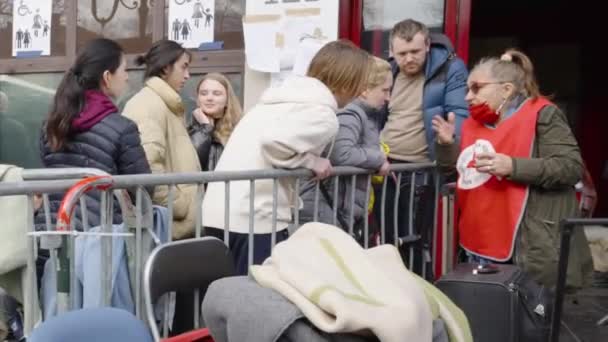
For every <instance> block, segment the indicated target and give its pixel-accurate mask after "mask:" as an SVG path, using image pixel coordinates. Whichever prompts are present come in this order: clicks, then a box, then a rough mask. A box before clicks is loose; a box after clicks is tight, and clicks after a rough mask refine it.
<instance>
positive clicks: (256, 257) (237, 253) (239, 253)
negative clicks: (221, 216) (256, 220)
mask: <svg viewBox="0 0 608 342" xmlns="http://www.w3.org/2000/svg"><path fill="white" fill-rule="evenodd" d="M205 234H206V235H208V236H213V237H216V238H218V239H220V240H222V241H224V230H223V229H217V228H205ZM287 237H289V233H288V231H287V229H283V230H281V231H278V232H277V241H276V242H277V243H279V242H281V241H285V240H287ZM271 239H272V234H254V235H253V264H254V265H259V264H261V263H263V262H264V260H266V259H267V258H268V257H269V256H270V252H271V246H270V245H271V241H272V240H271ZM228 246H229V248H230V252H231V253H232V256H233V257H234V264H235V266H236V273H237V274H238V275H247V271H248V269H249V265H248V264H249V234H245V233H233V232H230V233H229V235H228Z"/></svg>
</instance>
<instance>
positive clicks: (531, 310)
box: [436, 219, 608, 342]
mask: <svg viewBox="0 0 608 342" xmlns="http://www.w3.org/2000/svg"><path fill="white" fill-rule="evenodd" d="M604 224H608V220H607V219H567V220H563V221H562V222H561V223H560V231H561V240H560V255H559V264H558V268H559V269H558V276H557V283H556V287H555V291H554V292H552V293H551V292H550V291H547V289H546V288H543V287H541V286H539V285H537V284H536V283H535V282H534V281H532V280H531V279H529V278H528V277H527V276H526V275H525V274H524V273H523V272H522V271H521V270H520V269H519V268H518V267H517V266H514V265H491V266H479V265H474V264H461V265H458V266H457V267H456V269H455V270H454V271H452V272H450V273H448V274H446V275H444V276H443V277H441V278H440V279H439V280H438V281H437V283H436V285H437V287H438V288H439V289H441V290H442V291H443V292H444V293H445V294H446V295H447V296H448V297H450V298H451V299H452V300H453V301H454V303H455V304H456V305H458V306H459V307H460V308H461V309H462V310H463V311H464V312H465V314H466V315H467V318H468V319H469V324H470V325H471V330H472V332H473V338H474V341H492V342H499V341H505V342H528V341H530V342H534V341H551V342H557V341H559V330H560V326H561V314H562V304H563V299H564V292H565V287H566V274H567V268H568V258H569V253H570V238H571V236H572V232H573V230H574V229H582V227H583V226H587V225H596V226H597V225H604ZM553 294H554V295H553Z"/></svg>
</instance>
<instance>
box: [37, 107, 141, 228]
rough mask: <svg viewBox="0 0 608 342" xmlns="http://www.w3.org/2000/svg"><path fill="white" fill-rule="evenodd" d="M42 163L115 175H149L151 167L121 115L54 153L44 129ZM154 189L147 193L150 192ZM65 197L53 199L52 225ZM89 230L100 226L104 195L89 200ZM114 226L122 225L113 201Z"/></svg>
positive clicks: (134, 132) (42, 225)
mask: <svg viewBox="0 0 608 342" xmlns="http://www.w3.org/2000/svg"><path fill="white" fill-rule="evenodd" d="M40 151H41V158H42V163H43V164H44V166H45V167H48V168H64V167H78V168H80V167H86V168H96V169H100V170H102V171H105V172H107V173H109V174H112V175H126V174H142V173H150V166H149V165H148V161H147V159H146V155H145V153H144V149H143V148H142V146H141V142H140V138H139V131H138V129H137V125H136V124H135V123H134V122H133V121H131V120H130V119H128V118H126V117H124V116H122V115H120V114H118V113H114V114H110V115H108V116H106V117H105V118H103V120H101V121H100V122H98V123H96V124H95V125H94V126H93V127H91V128H90V129H89V130H87V131H84V132H80V133H76V134H74V135H72V136H71V137H69V139H68V141H67V143H66V145H65V146H64V147H63V148H62V149H61V150H60V151H57V152H53V151H52V149H51V147H50V144H49V142H48V140H47V137H46V132H45V130H44V129H43V131H42V134H41V138H40ZM150 190H151V189H148V191H150ZM63 195H64V194H52V195H50V196H49V197H50V198H49V199H50V205H51V210H50V211H51V214H52V221H53V223H55V222H56V221H55V219H56V214H57V211H58V210H59V206H60V204H61V200H62V198H63ZM86 205H87V209H88V210H87V214H88V222H89V226H90V227H95V226H98V225H99V224H100V214H101V212H100V209H101V208H100V206H101V193H100V192H96V191H94V192H91V193H90V195H88V196H86ZM75 220H76V228H77V229H82V223H81V211H80V208H76V214H75ZM113 222H114V223H120V222H122V218H121V212H120V208H119V205H118V202H117V201H114V217H113ZM36 227H37V229H45V217H44V212H43V211H42V210H41V211H40V213H39V214H38V215H37V216H36Z"/></svg>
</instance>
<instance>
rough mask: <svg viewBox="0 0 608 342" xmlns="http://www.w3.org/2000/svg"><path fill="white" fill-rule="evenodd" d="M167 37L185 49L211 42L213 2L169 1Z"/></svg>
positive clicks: (201, 0)
mask: <svg viewBox="0 0 608 342" xmlns="http://www.w3.org/2000/svg"><path fill="white" fill-rule="evenodd" d="M167 26H168V27H167V31H168V32H167V37H169V39H171V40H174V41H176V42H179V43H181V44H182V45H183V46H184V47H186V48H198V47H199V46H200V45H201V43H208V42H212V41H213V34H214V31H215V0H169V21H168V25H167Z"/></svg>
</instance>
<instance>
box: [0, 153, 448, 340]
mask: <svg viewBox="0 0 608 342" xmlns="http://www.w3.org/2000/svg"><path fill="white" fill-rule="evenodd" d="M391 171H392V172H394V173H395V174H396V180H397V184H401V180H402V179H403V177H411V180H410V187H409V188H408V189H401V187H400V186H397V187H396V191H395V194H394V198H392V199H387V196H386V189H387V182H388V181H389V180H388V178H389V177H388V176H387V177H384V179H383V182H382V184H381V185H379V186H378V187H379V191H380V193H381V196H380V198H377V197H376V199H375V200H376V201H380V202H379V203H380V208H381V215H380V216H381V219H380V222H379V226H380V227H379V228H380V232H379V233H380V239H381V241H382V242H384V241H385V238H386V234H387V232H386V222H387V220H393V224H394V227H397V226H399V225H403V224H407V232H408V235H407V236H405V237H403V236H398V234H397V229H394V232H393V233H394V235H395V236H394V241H395V242H394V243H395V244H396V245H397V246H399V247H402V248H408V249H409V250H408V251H407V253H406V255H409V258H408V259H409V267H410V268H412V266H413V260H414V256H415V255H414V254H415V253H422V255H418V256H417V257H419V258H420V259H422V260H424V262H423V264H422V273H423V274H421V275H422V276H423V277H425V276H427V274H426V273H427V272H432V270H429V269H427V265H430V264H431V261H432V259H433V257H434V256H435V255H437V254H438V253H439V254H441V253H445V251H442V250H443V249H445V248H446V245H445V243H443V242H441V241H439V242H440V243H441V244H440V245H438V244H437V241H436V239H435V238H436V236H437V226H438V225H439V226H442V230H445V229H446V228H447V227H450V225H449V224H446V222H438V220H437V215H436V214H435V215H434V220H433V224H432V227H427V229H430V230H432V231H431V232H430V236H431V238H432V241H433V243H431V246H429V249H430V250H425V249H424V248H423V249H416V248H414V247H413V245H412V246H410V242H411V241H414V240H416V239H417V237H416V233H415V229H414V222H413V215H414V209H415V207H414V202H415V201H414V197H415V195H416V189H417V185H420V184H417V182H418V179H419V177H418V176H417V175H416V172H418V173H420V172H422V173H423V174H424V175H425V176H424V182H425V183H428V182H430V181H431V180H432V182H433V183H432V184H431V186H432V188H434V194H435V197H434V199H432V203H421V205H431V206H433V207H434V208H435V205H436V203H437V202H438V201H439V196H440V192H439V179H440V177H438V175H436V174H435V166H434V164H432V163H420V164H393V165H392V166H391ZM23 176H24V181H23V182H18V183H0V196H11V195H26V196H28V208H27V210H28V212H29V214H28V234H29V236H30V237H31V239H30V240H29V243H28V248H29V250H30V253H29V256H28V260H27V266H28V272H30V274H31V275H33V277H32V279H36V276H35V272H36V271H35V269H36V267H35V263H36V257H37V250H38V244H39V242H40V241H44V243H43V246H44V247H47V248H50V249H51V251H52V253H51V258H53V259H54V260H55V261H58V262H59V267H60V269H61V270H62V271H66V272H67V271H68V270H69V272H67V273H68V274H71V275H72V276H71V277H67V279H69V284H66V283H65V281H64V282H63V284H62V285H63V287H61V288H58V292H60V291H64V292H65V296H64V297H63V298H62V300H61V303H58V304H59V305H58V309H59V311H62V310H67V309H70V308H72V307H73V305H74V301H73V300H72V299H71V296H70V295H71V294H73V293H74V290H75V287H76V284H75V276H74V273H73V272H74V239H75V237H76V236H78V235H86V234H87V232H88V230H89V228H91V227H90V226H89V224H88V222H87V221H88V218H87V211H88V209H87V207H86V201H85V200H84V198H83V197H82V195H83V194H84V193H85V192H86V191H85V190H89V189H88V188H89V187H91V186H93V187H95V188H96V189H97V190H99V191H101V194H102V196H101V201H102V203H101V204H102V208H101V213H100V214H101V232H100V233H96V235H98V236H101V244H102V248H101V249H102V253H103V254H102V260H103V261H105V263H104V264H103V265H102V270H101V274H102V291H103V298H104V304H109V301H110V296H111V293H110V290H111V279H110V275H111V273H112V272H111V270H112V268H111V267H112V266H111V260H112V256H111V253H112V251H111V238H112V237H113V236H117V234H115V233H112V227H111V225H112V216H113V211H112V208H113V206H114V201H115V198H116V199H118V204H119V205H120V208H121V211H122V216H123V221H124V223H125V225H126V227H127V228H128V229H129V233H124V234H119V235H120V236H121V237H123V238H125V241H131V242H130V243H133V245H132V246H134V249H135V258H136V261H135V265H136V271H135V273H136V275H135V277H134V282H135V283H134V284H131V285H132V289H133V297H134V301H135V303H136V304H135V310H136V312H135V313H136V315H137V316H138V317H140V318H143V316H144V307H143V293H142V270H143V265H144V263H145V260H144V259H145V257H144V256H143V255H142V250H141V249H142V245H141V243H142V234H144V232H145V230H146V229H147V228H150V225H151V222H152V221H151V209H150V204H151V202H150V198H149V196H148V195H147V192H146V191H145V189H144V188H145V187H153V186H160V185H165V186H167V185H168V186H169V193H168V205H167V209H168V223H169V225H170V227H171V222H172V217H173V199H174V198H175V190H176V186H177V185H181V184H193V185H196V187H197V191H196V197H195V199H196V205H197V208H201V207H202V200H203V198H204V196H205V186H206V184H208V183H212V182H221V183H224V184H225V201H226V210H225V213H224V214H225V217H226V220H228V213H229V210H230V208H229V206H228V203H229V202H230V184H231V183H232V182H237V181H248V182H249V184H250V189H255V183H256V182H262V181H264V182H272V184H273V203H274V205H273V215H272V218H273V227H272V228H273V229H272V241H271V245H272V247H274V245H275V243H276V232H277V198H278V191H277V190H278V182H279V180H287V179H289V180H290V181H293V182H294V183H293V184H294V188H295V192H296V193H299V190H300V186H301V183H302V182H304V181H309V180H310V179H311V177H312V176H313V174H312V172H311V171H310V170H305V169H298V170H278V169H272V170H252V171H234V172H232V171H231V172H201V173H181V174H145V175H118V176H109V175H107V174H104V173H103V172H101V171H99V170H92V169H40V170H24V172H23ZM90 176H96V177H97V178H95V179H94V181H93V182H92V183H82V185H83V186H84V187H83V188H81V189H80V190H79V191H78V192H77V193H72V194H70V196H68V197H65V198H64V200H65V201H64V209H65V210H66V212H68V213H69V214H70V215H69V216H68V217H67V219H62V220H58V222H56V223H55V225H54V224H53V222H51V217H50V212H49V211H50V207H49V197H48V196H49V194H57V193H65V192H66V191H68V189H70V188H71V187H73V186H74V185H75V184H76V183H77V182H79V181H81V180H82V178H83V177H90ZM332 177H333V179H331V180H329V181H330V182H335V183H334V184H337V183H338V182H339V180H340V179H350V180H351V181H352V182H351V194H352V195H351V196H350V198H349V199H348V200H349V201H350V208H354V203H355V196H354V193H355V191H353V190H354V189H355V183H356V180H357V179H358V178H359V177H365V178H366V179H367V189H366V200H365V208H367V207H368V206H369V201H370V193H371V191H372V185H371V178H372V174H371V173H370V171H369V170H362V169H358V168H352V167H336V168H334V172H333V174H332ZM427 185H428V184H427ZM127 190H130V193H131V194H133V192H135V199H133V198H131V196H130V195H129V192H128V191H127ZM404 191H407V196H409V208H408V211H409V213H408V218H409V219H408V222H398V221H399V218H398V214H399V213H398V210H397V209H398V206H399V198H400V196H401V193H402V192H404ZM337 192H338V187H337V186H334V198H337V196H338V195H340V194H338V193H337ZM112 194H113V196H112ZM40 195H42V199H43V201H42V202H43V203H42V207H41V208H40V209H39V210H43V211H44V213H45V215H44V216H45V221H46V222H45V226H46V229H45V230H44V231H36V229H35V222H34V215H35V211H36V210H35V205H34V202H35V198H36V197H37V196H40ZM321 199H322V197H321V196H320V186H319V183H317V184H316V187H315V194H314V215H315V218H316V217H317V211H318V209H319V201H320V200H321ZM254 200H255V195H253V196H250V208H253V203H254ZM296 200H297V201H299V200H298V196H296ZM390 202H392V205H393V206H394V208H393V209H394V210H393V212H394V215H393V217H389V218H387V217H385V215H384V214H385V209H386V208H387V205H391V203H390ZM76 204H79V205H80V210H81V217H82V221H83V232H76V231H74V230H73V228H74V227H73V223H71V222H72V221H70V217H71V216H72V215H73V214H74V211H73V207H74V205H76ZM298 204H299V202H298V203H293V205H292V207H293V208H298V207H299V205H298ZM332 209H333V221H334V222H333V223H334V224H336V223H337V211H338V208H337V201H334V203H333V208H332ZM434 211H435V213H436V210H434ZM251 213H253V210H250V218H249V223H250V224H249V233H250V235H249V239H250V240H249V242H250V248H249V255H248V257H249V264H251V263H252V261H253V249H254V248H255V246H253V241H254V240H253V232H254V228H255V222H254V218H253V216H252V215H251ZM348 214H349V215H350V216H349V218H348V220H347V222H348V231H349V232H350V233H351V234H352V233H353V229H354V217H353V215H354V213H353V210H350V213H348ZM444 220H445V216H444ZM299 222H300V221H299V214H298V211H297V210H295V211H294V213H293V224H294V227H296V228H297V227H298V226H299ZM226 224H228V222H226ZM363 224H364V227H363V237H364V241H363V243H362V244H363V246H364V247H366V248H367V247H368V246H369V245H370V241H369V236H370V227H369V222H368V220H367V219H365V220H364V222H363ZM203 235H204V217H202V210H200V209H199V210H197V215H196V221H195V238H198V237H201V236H203ZM169 236H171V234H170V235H169ZM444 236H449V234H448V235H444ZM224 242H225V243H226V244H227V243H228V231H225V235H224ZM403 243H405V246H401V244H403ZM64 247H65V248H64ZM66 261H69V263H68V264H66ZM444 271H445V267H444ZM435 276H438V275H437V274H435ZM58 283H59V282H58ZM28 285H29V286H28V287H27V289H28V291H31V294H32V295H35V296H37V295H38V294H37V292H36V291H37V289H38V286H37V284H35V283H34V284H28ZM61 293H63V292H61ZM200 300H201V298H199V296H198V293H195V301H194V325H195V327H198V325H199V321H200V320H199V314H200ZM59 306H60V307H59ZM33 309H34V308H25V310H26V311H27V310H33ZM164 327H165V328H167V327H168V321H167V320H166V319H165V320H164ZM31 329H32V327H31V326H29V327H26V331H28V332H29V331H31ZM166 333H167V329H165V336H166Z"/></svg>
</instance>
